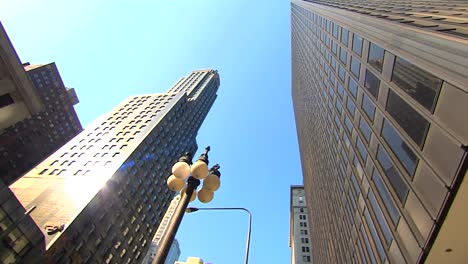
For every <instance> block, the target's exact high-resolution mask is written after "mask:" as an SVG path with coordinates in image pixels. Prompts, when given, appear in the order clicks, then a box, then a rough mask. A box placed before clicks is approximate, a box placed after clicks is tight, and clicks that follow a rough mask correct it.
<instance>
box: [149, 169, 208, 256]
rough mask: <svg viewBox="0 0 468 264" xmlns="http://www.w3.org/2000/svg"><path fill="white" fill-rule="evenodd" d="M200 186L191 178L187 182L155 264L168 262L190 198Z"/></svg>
mask: <svg viewBox="0 0 468 264" xmlns="http://www.w3.org/2000/svg"><path fill="white" fill-rule="evenodd" d="M198 185H200V180H198V179H195V178H193V177H192V176H190V177H189V179H188V181H187V189H185V193H184V194H182V197H181V198H180V203H179V206H177V208H176V210H175V212H174V216H173V217H172V219H171V221H170V222H169V225H168V227H167V231H166V232H165V234H164V235H163V236H162V237H161V240H160V242H159V247H158V251H157V253H156V256H155V257H154V261H153V264H164V262H165V261H166V258H167V254H169V250H170V249H171V245H172V243H173V242H174V238H175V235H176V233H177V230H178V229H179V226H180V222H182V218H183V217H184V213H185V210H186V209H187V206H188V204H189V202H190V198H191V197H192V194H193V192H194V191H195V190H196V189H197V187H198Z"/></svg>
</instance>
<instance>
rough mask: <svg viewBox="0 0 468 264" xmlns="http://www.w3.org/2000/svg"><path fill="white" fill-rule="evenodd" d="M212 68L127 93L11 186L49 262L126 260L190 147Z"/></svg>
mask: <svg viewBox="0 0 468 264" xmlns="http://www.w3.org/2000/svg"><path fill="white" fill-rule="evenodd" d="M218 87H219V75H218V73H217V71H215V70H200V71H194V72H192V73H191V74H190V75H189V76H187V77H184V78H182V79H181V80H180V81H179V82H178V83H177V84H176V85H175V86H174V87H173V88H172V89H171V90H169V92H167V93H162V94H148V95H141V96H132V97H130V98H128V99H127V100H125V101H124V102H123V103H122V104H120V105H119V106H117V107H116V108H115V109H114V110H113V111H112V112H110V113H109V114H107V115H105V116H103V117H102V118H100V119H98V120H96V121H95V122H94V123H93V124H91V125H90V126H88V127H87V128H86V129H85V130H84V131H83V132H81V133H80V134H79V135H78V136H76V137H75V138H74V139H72V140H71V141H70V142H68V143H67V144H66V145H65V146H63V147H62V148H60V149H59V150H58V151H56V152H55V153H54V154H53V155H51V156H50V157H49V158H47V159H46V160H45V161H43V162H42V163H40V164H39V165H37V166H36V167H35V168H34V169H33V170H31V171H30V172H28V173H27V174H26V175H25V176H23V177H22V178H21V179H19V180H18V181H16V182H15V183H14V184H13V185H11V186H10V188H11V189H12V191H13V192H14V194H15V195H16V197H17V198H18V200H19V201H20V202H21V204H22V205H23V207H25V208H30V207H31V206H34V207H35V209H34V210H33V211H32V212H31V213H30V214H29V215H30V216H31V217H32V219H33V220H34V222H35V223H36V225H37V226H39V227H40V228H41V230H42V232H43V234H44V236H45V243H46V249H47V251H46V254H45V261H46V262H50V263H68V262H76V263H86V262H90V263H133V262H140V261H141V260H142V259H143V258H144V253H145V252H146V251H147V250H148V247H149V245H150V242H151V239H152V238H153V236H154V234H155V232H156V230H157V227H158V225H159V223H160V222H161V220H162V217H163V215H164V212H165V211H166V209H167V207H168V206H169V203H170V201H171V200H172V197H173V196H174V193H173V192H170V191H169V189H168V188H167V186H166V179H167V177H168V176H169V175H170V173H171V167H172V165H173V164H174V163H175V162H176V161H177V160H178V158H179V157H180V156H181V155H182V154H184V153H185V152H192V153H194V152H195V151H196V149H197V144H196V139H195V138H196V135H197V132H198V129H199V128H200V126H201V124H202V122H203V120H204V118H205V117H206V115H207V114H208V111H209V109H210V108H211V106H212V104H213V103H214V101H215V99H216V92H217V89H218Z"/></svg>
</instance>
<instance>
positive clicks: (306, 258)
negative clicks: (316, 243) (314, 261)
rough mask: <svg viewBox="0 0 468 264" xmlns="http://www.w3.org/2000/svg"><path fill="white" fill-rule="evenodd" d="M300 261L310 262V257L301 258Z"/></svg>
mask: <svg viewBox="0 0 468 264" xmlns="http://www.w3.org/2000/svg"><path fill="white" fill-rule="evenodd" d="M302 261H304V262H310V256H302Z"/></svg>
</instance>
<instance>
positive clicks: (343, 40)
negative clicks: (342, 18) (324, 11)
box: [341, 28, 349, 46]
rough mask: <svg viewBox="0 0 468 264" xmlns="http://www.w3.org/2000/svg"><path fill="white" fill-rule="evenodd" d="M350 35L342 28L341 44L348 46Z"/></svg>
mask: <svg viewBox="0 0 468 264" xmlns="http://www.w3.org/2000/svg"><path fill="white" fill-rule="evenodd" d="M348 35H349V31H348V30H347V29H346V28H341V43H343V44H345V46H348Z"/></svg>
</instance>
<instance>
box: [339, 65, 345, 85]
mask: <svg viewBox="0 0 468 264" xmlns="http://www.w3.org/2000/svg"><path fill="white" fill-rule="evenodd" d="M338 77H340V79H341V81H343V82H344V81H345V78H346V70H345V69H344V68H343V67H341V65H339V67H338Z"/></svg>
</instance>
